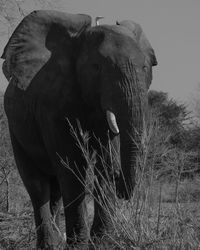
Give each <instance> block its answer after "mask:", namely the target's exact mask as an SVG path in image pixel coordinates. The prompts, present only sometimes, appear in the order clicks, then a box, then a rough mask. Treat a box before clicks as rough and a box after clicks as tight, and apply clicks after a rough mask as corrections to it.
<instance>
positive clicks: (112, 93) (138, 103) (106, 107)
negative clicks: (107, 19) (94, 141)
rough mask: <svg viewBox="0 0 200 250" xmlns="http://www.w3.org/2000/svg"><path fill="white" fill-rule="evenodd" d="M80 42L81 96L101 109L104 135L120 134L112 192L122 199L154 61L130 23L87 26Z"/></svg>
mask: <svg viewBox="0 0 200 250" xmlns="http://www.w3.org/2000/svg"><path fill="white" fill-rule="evenodd" d="M83 40H84V41H83V44H82V46H83V47H82V49H81V53H80V55H79V58H78V61H77V72H78V74H77V75H78V77H79V84H80V86H81V89H82V90H81V93H82V94H83V97H84V99H85V102H87V103H88V105H90V104H92V105H94V104H96V105H98V106H100V107H101V109H102V110H103V112H104V113H106V116H107V122H108V125H109V127H110V130H111V131H112V132H113V133H114V134H116V135H117V134H120V156H121V157H120V158H121V168H122V172H123V174H121V176H120V178H119V180H118V191H119V194H120V196H122V197H124V198H128V197H130V195H131V193H132V190H133V187H134V181H135V178H134V177H135V165H136V156H137V152H138V150H139V147H140V135H141V133H142V130H143V126H144V118H145V112H146V111H147V91H148V88H149V85H150V84H151V80H152V66H154V65H156V64H157V62H156V58H155V55H154V51H153V49H152V48H151V46H150V44H149V42H148V40H147V39H146V38H145V36H144V34H143V32H142V30H141V28H140V26H139V25H138V24H135V23H133V22H131V21H124V22H122V23H121V24H118V25H112V26H110V25H101V26H96V27H91V28H89V29H88V30H87V31H86V32H85V34H84V39H83ZM124 184H125V185H126V187H125V185H124Z"/></svg>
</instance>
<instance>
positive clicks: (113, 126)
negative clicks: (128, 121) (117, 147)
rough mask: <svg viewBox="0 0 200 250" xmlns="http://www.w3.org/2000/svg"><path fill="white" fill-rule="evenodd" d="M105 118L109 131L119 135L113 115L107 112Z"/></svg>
mask: <svg viewBox="0 0 200 250" xmlns="http://www.w3.org/2000/svg"><path fill="white" fill-rule="evenodd" d="M106 118H107V122H108V125H109V128H110V130H111V131H112V132H113V133H114V134H119V128H118V125H117V121H116V117H115V114H114V113H113V112H112V111H110V110H107V111H106Z"/></svg>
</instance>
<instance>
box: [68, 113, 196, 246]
mask: <svg viewBox="0 0 200 250" xmlns="http://www.w3.org/2000/svg"><path fill="white" fill-rule="evenodd" d="M71 132H72V135H73V136H74V138H75V139H76V141H77V144H78V146H79V147H80V149H81V151H82V154H83V155H84V158H85V159H86V162H87V164H88V167H89V170H88V173H89V174H88V176H87V180H88V182H87V185H86V189H87V190H88V192H89V193H90V196H91V197H93V194H92V191H93V188H94V185H93V183H94V181H95V182H96V184H97V185H100V184H99V183H98V180H97V178H95V177H94V176H93V174H91V173H93V169H94V167H95V162H96V161H95V152H93V151H92V150H90V149H89V140H90V138H89V135H88V134H87V133H83V131H82V129H81V127H80V126H79V132H80V134H81V138H80V137H79V136H78V133H77V131H76V130H75V129H74V128H73V127H72V126H71ZM169 138H170V132H168V131H165V132H164V131H163V130H161V129H160V127H159V123H158V121H157V119H156V117H154V116H152V117H151V119H150V120H149V123H148V124H146V126H145V129H144V133H143V136H142V138H141V146H140V147H139V154H138V158H137V164H136V166H135V167H136V177H135V178H136V186H135V189H134V194H133V196H132V198H131V199H130V201H127V202H126V201H123V200H119V199H118V198H117V194H116V187H115V182H114V181H113V179H112V178H110V168H111V172H113V173H114V172H115V169H113V166H112V162H113V159H114V158H115V159H114V160H115V162H119V156H118V155H117V154H115V152H114V154H113V150H112V148H110V147H112V146H111V144H110V147H109V148H108V149H106V150H105V148H102V154H101V155H100V156H99V158H100V159H101V161H102V164H103V166H104V171H105V172H106V173H107V174H106V177H105V176H102V178H105V180H104V182H105V187H104V188H105V189H102V187H101V186H98V189H99V190H101V196H100V197H99V199H98V200H97V202H99V204H100V205H101V206H103V207H104V209H106V210H107V212H108V214H109V216H110V221H111V223H112V228H113V230H112V232H108V233H107V234H106V235H105V236H104V237H103V238H102V239H99V244H98V245H95V247H94V249H110V248H112V249H198V247H199V246H200V245H199V244H200V238H199V235H198V231H199V230H197V229H198V226H197V225H198V223H197V221H195V220H194V218H195V216H196V213H197V211H196V210H195V211H193V212H192V213H188V212H189V211H190V212H191V206H194V205H193V204H192V205H191V202H192V201H191V200H190V199H189V198H188V200H187V199H186V197H184V196H187V194H186V192H184V191H183V188H182V190H181V188H180V187H181V185H183V183H182V182H181V174H182V172H183V168H184V164H185V162H186V160H187V159H186V158H187V155H185V153H184V152H182V151H180V150H178V149H177V148H173V147H171V146H170V144H169V143H168V141H169ZM101 147H103V146H102V145H101ZM105 151H106V154H108V153H109V156H110V162H111V166H108V164H107V161H106V159H105V155H104V153H105ZM103 152H104V153H103ZM111 152H112V153H111ZM65 165H66V163H65ZM66 167H69V166H67V165H66ZM119 167H120V165H119ZM99 174H100V175H101V173H99ZM79 178H80V177H79ZM80 181H82V180H81V179H80ZM188 183H189V181H186V183H185V185H188ZM83 184H84V182H83ZM88 185H89V186H90V188H89V189H88ZM191 185H192V184H191ZM91 187H93V188H91ZM108 194H109V195H108ZM167 195H168V196H169V197H170V200H168V202H166V200H165V199H166V196H167ZM183 197H184V203H183V202H182V201H183V200H182V199H183ZM93 198H94V199H96V198H95V197H93ZM186 200H187V203H186ZM195 206H197V207H198V205H197V204H195ZM199 215H200V213H199ZM105 239H106V240H105ZM91 241H92V239H91Z"/></svg>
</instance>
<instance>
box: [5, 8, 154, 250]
mask: <svg viewBox="0 0 200 250" xmlns="http://www.w3.org/2000/svg"><path fill="white" fill-rule="evenodd" d="M91 23H92V20H91V17H90V16H88V15H85V14H69V13H64V12H60V11H53V10H37V11H33V12H31V13H30V14H29V15H27V16H25V17H24V19H23V20H22V21H21V23H20V24H19V25H18V26H17V28H16V29H15V31H14V32H13V34H12V36H11V37H10V39H9V41H8V43H7V45H6V46H5V48H4V52H3V55H2V56H1V58H2V59H4V63H3V72H4V74H5V76H6V78H7V80H8V81H9V84H8V86H7V89H6V91H5V95H4V107H5V112H6V115H7V118H8V125H9V131H10V137H11V143H12V147H13V152H14V157H15V161H16V165H17V168H18V170H19V173H20V176H21V178H22V181H23V184H24V185H25V188H26V190H27V191H28V194H29V196H30V199H31V202H32V206H33V210H34V219H35V225H36V234H37V243H36V244H37V249H59V248H58V244H59V237H58V235H57V234H56V233H55V228H54V223H52V221H53V222H55V223H56V225H57V227H59V210H60V206H61V201H62V202H63V206H64V214H65V220H66V244H67V245H68V246H69V247H70V246H71V247H72V246H79V245H82V248H81V249H84V247H83V246H84V245H87V243H88V238H89V237H90V235H91V237H95V236H97V237H101V236H102V235H103V234H104V233H105V232H107V231H109V230H110V228H111V225H110V223H109V216H108V213H107V212H106V210H105V209H104V207H102V206H100V205H99V203H98V202H97V201H96V199H95V197H98V196H100V195H101V190H100V188H98V187H97V188H95V191H94V219H93V222H92V225H91V228H90V230H89V229H88V227H87V225H86V222H85V215H86V213H87V211H86V201H85V185H84V181H85V177H86V169H87V162H86V160H85V157H84V156H83V153H82V151H81V149H80V147H78V146H77V142H76V140H75V138H74V136H73V135H72V133H71V126H73V128H75V130H76V131H77V134H78V135H77V136H79V137H80V134H81V131H80V129H78V128H79V126H80V125H81V129H82V131H87V133H88V134H89V137H90V139H89V142H88V143H89V146H90V148H91V149H93V150H94V151H95V152H96V155H97V157H96V164H95V169H94V173H95V175H96V178H97V180H98V183H100V186H101V185H102V186H103V185H104V182H105V179H104V180H103V177H105V173H104V172H105V171H104V170H103V167H102V161H101V159H100V157H98V155H100V154H101V152H100V151H101V146H100V145H99V144H101V145H102V147H103V148H105V153H106V152H107V150H106V149H107V148H108V147H109V144H111V145H112V147H113V148H114V149H116V151H117V152H119V155H120V165H121V168H120V169H121V170H120V173H119V174H118V175H117V176H116V190H117V194H118V196H119V198H120V199H125V200H129V199H130V198H131V195H132V193H133V190H134V185H135V182H136V180H135V166H136V160H137V156H138V151H139V146H138V144H139V145H140V142H141V140H140V139H141V135H142V131H143V129H144V125H145V119H146V117H147V115H148V110H147V93H148V89H149V86H150V84H151V81H152V67H153V66H155V65H157V60H156V57H155V53H154V50H153V49H152V47H151V45H150V43H149V41H148V40H147V38H146V37H145V35H144V33H143V31H142V28H141V27H140V25H139V24H137V23H135V22H133V21H128V20H126V21H122V22H117V23H116V24H113V25H111V24H110V25H107V24H104V25H97V26H92V24H91ZM77 121H78V122H77ZM99 142H100V143H99ZM61 159H63V160H64V161H66V162H67V164H68V166H69V167H66V166H64V164H63V163H62V160H61ZM108 163H109V160H108ZM109 164H110V163H109ZM112 174H113V173H111V175H112ZM113 175H114V174H113ZM80 178H81V181H80ZM105 178H107V177H105ZM111 178H112V176H111ZM106 180H107V179H106ZM94 185H95V184H94Z"/></svg>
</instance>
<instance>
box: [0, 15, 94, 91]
mask: <svg viewBox="0 0 200 250" xmlns="http://www.w3.org/2000/svg"><path fill="white" fill-rule="evenodd" d="M90 26H91V17H90V16H88V15H82V14H77V15H76V14H67V13H64V12H59V11H47V10H39V11H34V12H32V13H31V14H29V15H28V16H26V17H25V18H24V19H23V20H22V22H21V23H20V24H19V25H18V27H17V28H16V29H15V31H14V32H13V34H12V36H11V38H10V39H9V41H8V43H7V45H6V47H5V48H4V52H3V55H2V56H1V58H3V59H5V62H4V71H5V67H6V72H7V75H9V76H10V77H12V76H14V77H15V78H17V80H18V83H19V84H18V86H19V87H20V88H22V89H26V88H27V87H28V86H29V84H30V82H31V81H32V79H33V78H34V76H35V75H36V74H37V73H38V72H39V71H40V69H41V68H42V67H43V66H44V65H45V64H46V63H47V62H48V60H49V58H50V57H51V55H52V53H54V52H55V51H56V50H57V49H60V48H61V46H62V44H63V43H64V45H65V51H67V50H69V51H70V46H71V44H72V43H73V42H74V38H75V37H78V36H79V35H80V34H81V33H82V32H84V31H85V30H86V29H87V28H88V27H90ZM72 38H73V39H72ZM68 46H69V48H68Z"/></svg>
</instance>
